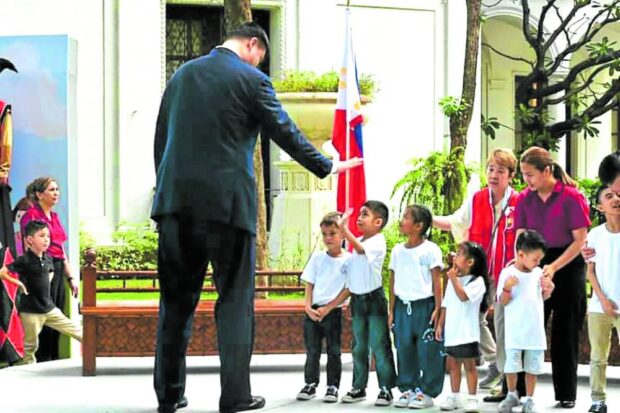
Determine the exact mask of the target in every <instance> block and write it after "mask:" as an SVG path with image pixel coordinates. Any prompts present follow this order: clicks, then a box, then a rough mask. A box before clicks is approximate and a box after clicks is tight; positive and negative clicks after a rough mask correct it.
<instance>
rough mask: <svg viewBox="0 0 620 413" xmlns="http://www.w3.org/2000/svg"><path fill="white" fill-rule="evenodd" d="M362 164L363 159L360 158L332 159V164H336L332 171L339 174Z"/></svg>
mask: <svg viewBox="0 0 620 413" xmlns="http://www.w3.org/2000/svg"><path fill="white" fill-rule="evenodd" d="M363 164H364V160H363V159H362V158H351V159H348V160H346V161H334V165H335V166H336V170H335V172H334V173H336V174H341V173H343V172H345V171H348V170H349V169H353V168H357V167H358V166H362V165H363Z"/></svg>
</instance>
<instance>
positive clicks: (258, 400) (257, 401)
mask: <svg viewBox="0 0 620 413" xmlns="http://www.w3.org/2000/svg"><path fill="white" fill-rule="evenodd" d="M263 407H265V398H264V397H261V396H252V400H251V401H250V402H249V403H239V404H236V405H234V406H228V407H222V406H220V413H235V412H244V411H246V410H256V409H262V408H263Z"/></svg>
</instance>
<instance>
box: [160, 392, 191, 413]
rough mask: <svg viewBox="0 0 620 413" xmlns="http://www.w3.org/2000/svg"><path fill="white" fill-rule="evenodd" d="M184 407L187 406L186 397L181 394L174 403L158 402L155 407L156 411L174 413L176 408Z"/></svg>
mask: <svg viewBox="0 0 620 413" xmlns="http://www.w3.org/2000/svg"><path fill="white" fill-rule="evenodd" d="M184 407H187V397H185V396H181V399H179V401H178V402H176V403H174V404H160V405H159V407H158V408H157V413H174V412H176V411H177V409H182V408H184Z"/></svg>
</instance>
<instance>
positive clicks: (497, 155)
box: [487, 148, 517, 176]
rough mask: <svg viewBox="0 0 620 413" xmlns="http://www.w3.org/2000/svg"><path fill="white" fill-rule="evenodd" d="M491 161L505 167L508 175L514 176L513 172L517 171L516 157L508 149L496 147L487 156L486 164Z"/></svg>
mask: <svg viewBox="0 0 620 413" xmlns="http://www.w3.org/2000/svg"><path fill="white" fill-rule="evenodd" d="M491 162H494V163H495V164H497V165H499V166H503V167H504V168H507V169H508V172H510V176H514V174H515V172H517V157H516V156H515V154H514V153H512V151H511V150H510V149H506V148H497V149H495V150H493V152H491V153H490V154H489V157H488V158H487V166H488V165H489V164H490V163H491Z"/></svg>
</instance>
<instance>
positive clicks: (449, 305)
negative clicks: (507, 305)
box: [441, 275, 486, 347]
mask: <svg viewBox="0 0 620 413" xmlns="http://www.w3.org/2000/svg"><path fill="white" fill-rule="evenodd" d="M459 281H460V282H461V284H462V285H463V289H464V290H465V294H467V298H468V299H467V301H461V299H460V298H459V297H458V296H457V295H456V292H455V291H454V287H453V286H452V280H448V285H447V287H446V293H445V295H444V299H443V302H442V304H441V306H442V307H445V309H446V317H445V323H444V328H443V330H444V332H443V335H444V345H445V346H448V347H452V346H458V345H461V344H468V343H476V342H479V341H480V320H479V314H480V303H481V302H482V297H484V293H485V292H486V287H485V285H484V280H483V279H482V277H476V279H475V280H473V281H472V276H471V275H465V276H463V277H459ZM470 281H471V282H470Z"/></svg>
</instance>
